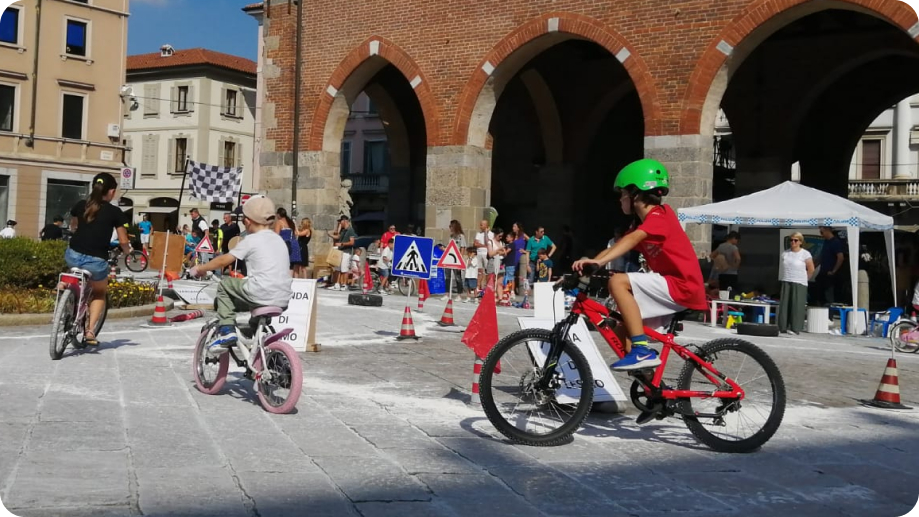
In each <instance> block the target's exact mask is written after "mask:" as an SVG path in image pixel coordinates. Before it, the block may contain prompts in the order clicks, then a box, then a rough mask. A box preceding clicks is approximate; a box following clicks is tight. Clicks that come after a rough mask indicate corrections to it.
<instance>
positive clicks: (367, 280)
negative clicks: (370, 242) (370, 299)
mask: <svg viewBox="0 0 919 517" xmlns="http://www.w3.org/2000/svg"><path fill="white" fill-rule="evenodd" d="M370 291H373V278H372V277H371V276H370V262H369V261H366V260H365V261H364V294H367V293H369V292H370Z"/></svg>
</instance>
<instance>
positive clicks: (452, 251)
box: [437, 240, 466, 269]
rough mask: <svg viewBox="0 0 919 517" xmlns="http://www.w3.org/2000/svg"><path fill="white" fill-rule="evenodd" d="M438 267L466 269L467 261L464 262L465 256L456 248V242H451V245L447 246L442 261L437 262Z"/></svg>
mask: <svg viewBox="0 0 919 517" xmlns="http://www.w3.org/2000/svg"><path fill="white" fill-rule="evenodd" d="M437 267H442V268H444V269H466V261H465V260H463V254H462V253H461V252H460V249H459V248H458V247H457V246H456V241H454V240H451V241H450V244H447V249H445V250H444V254H443V255H441V256H440V260H439V261H438V262H437Z"/></svg>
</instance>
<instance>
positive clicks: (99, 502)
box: [3, 450, 130, 513]
mask: <svg viewBox="0 0 919 517" xmlns="http://www.w3.org/2000/svg"><path fill="white" fill-rule="evenodd" d="M18 465H19V469H18V471H17V472H16V478H15V481H14V482H13V483H12V486H10V487H9V488H8V490H7V491H6V492H5V493H6V494H8V495H6V496H5V497H4V498H3V504H4V506H6V507H7V508H9V509H11V510H13V512H14V513H15V509H17V508H35V507H48V508H54V507H61V506H63V507H75V506H80V505H82V504H86V503H88V502H91V503H90V504H92V505H93V506H105V505H124V504H127V503H128V502H129V499H130V491H129V487H128V485H129V483H128V478H127V476H126V474H127V471H128V452H127V451H125V450H122V451H48V450H39V451H26V452H25V454H23V455H22V456H21V457H20V458H19V462H18ZM7 483H9V480H8V481H7Z"/></svg>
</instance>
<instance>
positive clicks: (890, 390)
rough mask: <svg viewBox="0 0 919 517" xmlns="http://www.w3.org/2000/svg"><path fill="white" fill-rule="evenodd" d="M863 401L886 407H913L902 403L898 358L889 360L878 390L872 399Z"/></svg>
mask: <svg viewBox="0 0 919 517" xmlns="http://www.w3.org/2000/svg"><path fill="white" fill-rule="evenodd" d="M862 403H864V404H866V405H869V406H874V407H879V408H884V409H912V408H911V407H908V406H904V405H903V404H901V403H900V383H899V380H898V378H897V360H896V359H894V358H893V357H891V358H890V359H888V360H887V368H885V369H884V375H882V376H881V383H880V384H879V385H878V391H877V393H875V395H874V399H872V400H862Z"/></svg>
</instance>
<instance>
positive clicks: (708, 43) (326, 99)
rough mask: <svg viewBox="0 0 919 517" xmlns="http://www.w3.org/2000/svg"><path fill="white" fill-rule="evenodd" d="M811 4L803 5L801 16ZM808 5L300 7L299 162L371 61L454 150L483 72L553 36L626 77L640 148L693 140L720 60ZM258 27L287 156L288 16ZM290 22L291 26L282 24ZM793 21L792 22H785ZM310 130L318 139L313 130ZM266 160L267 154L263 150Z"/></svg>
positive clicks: (274, 131)
mask: <svg viewBox="0 0 919 517" xmlns="http://www.w3.org/2000/svg"><path fill="white" fill-rule="evenodd" d="M799 4H807V5H799ZM837 4H838V5H846V4H848V5H849V6H850V7H851V8H853V9H861V10H865V9H868V10H870V11H873V12H874V13H876V14H877V15H878V16H881V17H882V18H885V19H887V20H888V21H890V22H891V23H893V24H895V25H897V26H899V27H901V28H902V29H904V30H908V29H909V28H910V27H912V26H913V25H914V24H915V23H916V15H915V14H914V13H913V11H912V10H911V9H910V8H909V7H908V6H906V5H905V4H903V3H901V2H895V1H892V0H844V1H840V2H837ZM812 5H814V4H813V3H812V2H805V0H756V1H753V2H749V1H746V0H723V1H720V2H710V1H705V2H703V1H673V0H641V1H636V0H622V1H619V2H609V1H608V0H557V1H551V0H506V1H503V2H497V1H485V0H480V1H478V2H471V1H469V0H437V1H436V2H435V1H431V0H399V1H391V0H377V1H374V2H366V3H360V4H354V3H348V2H338V1H334V0H317V1H311V2H307V3H305V4H304V37H303V85H302V92H303V93H302V99H303V101H304V103H303V106H302V111H303V115H302V117H303V118H302V129H301V131H302V133H301V135H302V137H303V140H302V142H303V144H302V147H301V149H302V150H308V149H309V150H317V149H319V148H321V141H322V129H323V128H322V126H324V121H325V117H326V115H327V113H328V110H329V107H330V106H331V100H332V97H331V96H330V95H329V93H328V87H329V86H330V85H331V86H332V87H334V88H336V89H337V88H338V87H340V86H341V84H342V82H343V81H344V80H345V79H346V78H347V77H348V75H349V74H350V73H351V72H352V71H353V70H354V69H355V68H357V67H358V66H359V65H360V63H361V62H362V61H363V60H364V59H366V57H367V56H369V55H370V42H371V41H380V43H379V44H377V45H376V48H377V51H378V53H379V55H381V56H383V57H384V58H386V59H388V60H389V61H390V62H392V63H393V64H395V65H396V66H397V67H398V68H399V69H400V70H401V71H402V72H403V74H404V75H405V76H406V79H407V80H409V81H411V80H413V79H415V80H416V81H418V80H419V79H420V84H418V85H417V86H416V88H415V90H416V92H417V94H418V96H419V101H420V103H421V105H422V109H423V110H424V112H425V118H426V125H427V128H428V144H429V145H461V144H464V143H465V135H466V131H467V129H468V126H469V117H470V115H471V111H472V107H473V105H474V103H475V100H476V98H477V96H478V92H479V90H480V89H481V87H482V85H483V84H484V82H485V80H486V78H487V75H486V73H485V72H484V71H483V70H482V66H483V64H484V63H486V62H488V63H490V64H491V65H493V66H500V63H501V61H503V60H504V59H505V58H506V57H507V56H508V55H510V54H511V53H512V52H513V51H514V50H516V49H518V48H519V47H521V46H522V45H524V44H525V43H526V42H528V41H531V40H533V39H535V38H537V37H538V36H540V35H542V34H545V33H547V32H548V31H549V30H550V22H549V20H550V19H553V18H557V19H558V21H557V22H555V27H557V30H559V31H562V32H571V33H574V34H577V35H578V36H579V37H584V38H588V39H591V40H593V41H595V42H597V43H599V44H600V45H602V46H604V47H606V48H607V49H609V50H610V51H611V52H612V53H614V54H617V53H620V52H622V51H623V49H625V52H624V53H622V54H620V55H622V56H625V55H627V56H628V57H627V59H625V61H624V65H625V67H626V69H627V70H628V72H629V74H630V76H631V77H632V80H633V81H634V82H635V83H636V86H637V88H638V90H639V93H640V94H641V101H642V106H643V110H644V115H645V133H646V135H648V136H655V135H675V134H693V133H698V132H699V125H700V120H701V113H702V107H703V103H704V101H705V97H706V95H707V94H708V91H709V87H710V85H711V83H712V80H713V78H714V77H715V74H716V73H717V71H718V69H719V67H720V66H721V65H722V64H723V63H724V61H725V59H726V55H725V53H724V52H723V51H722V50H719V48H718V44H719V43H720V42H722V41H724V42H725V43H726V44H727V45H728V46H727V47H726V46H724V45H722V48H728V49H732V48H735V47H737V46H738V44H741V45H742V44H743V41H744V39H745V38H746V37H747V36H749V35H750V34H751V32H753V31H754V29H756V28H757V27H760V26H762V25H764V24H766V25H768V24H769V23H770V20H773V21H774V19H775V18H776V16H777V15H780V14H783V12H784V14H783V15H786V16H787V15H789V13H788V12H785V11H789V10H795V9H797V10H802V11H803V10H808V9H809V10H811V11H812V10H813V9H810V7H808V6H812ZM269 9H270V16H269V18H268V21H267V24H266V25H267V26H266V51H265V52H266V57H267V58H268V60H269V62H268V68H269V69H268V70H267V71H266V90H267V103H269V104H273V106H272V107H271V108H269V110H270V111H271V112H272V113H273V114H274V117H275V119H276V120H275V121H273V122H275V123H273V124H270V125H267V126H266V139H267V140H269V141H273V144H269V145H273V146H274V149H273V150H277V151H284V150H290V149H291V140H292V138H291V137H292V128H293V124H292V115H293V104H292V99H293V71H294V49H293V47H294V41H295V38H294V29H295V20H294V16H295V14H296V5H295V4H293V3H290V7H289V8H288V2H287V0H274V1H273V2H272V5H271V6H270V8H269ZM288 10H289V11H290V14H288ZM789 12H794V11H789ZM314 121H316V126H317V127H311V125H312V123H313V122H314ZM267 150H272V149H267Z"/></svg>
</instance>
